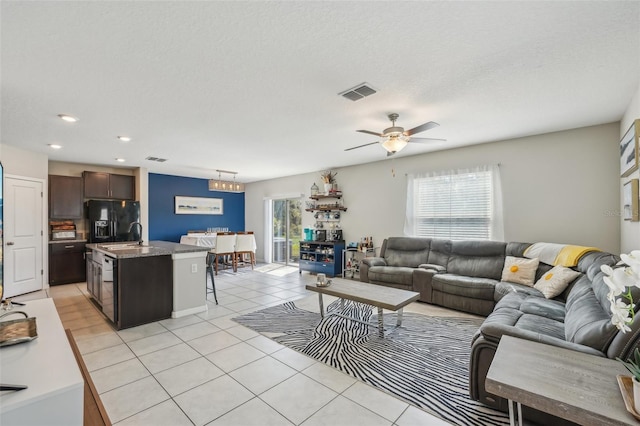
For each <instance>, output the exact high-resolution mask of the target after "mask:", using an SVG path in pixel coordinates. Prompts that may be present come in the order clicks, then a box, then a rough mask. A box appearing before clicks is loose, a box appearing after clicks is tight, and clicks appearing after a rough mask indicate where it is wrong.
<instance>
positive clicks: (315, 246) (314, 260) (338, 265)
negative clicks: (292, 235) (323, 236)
mask: <svg viewBox="0 0 640 426" xmlns="http://www.w3.org/2000/svg"><path fill="white" fill-rule="evenodd" d="M343 251H344V241H300V260H299V262H298V265H299V273H300V274H302V271H309V272H311V273H312V274H317V273H322V274H326V275H327V276H328V277H337V276H341V275H342V252H343Z"/></svg>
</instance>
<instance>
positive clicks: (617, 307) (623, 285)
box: [600, 250, 640, 333]
mask: <svg viewBox="0 0 640 426" xmlns="http://www.w3.org/2000/svg"><path fill="white" fill-rule="evenodd" d="M620 258H621V259H622V260H621V261H620V262H619V263H618V265H617V267H615V268H612V267H611V266H609V265H602V266H601V267H600V270H602V272H604V274H605V275H606V277H604V282H605V284H607V286H608V287H609V294H608V295H607V298H608V299H609V302H610V303H611V313H612V316H611V323H612V324H613V325H615V326H616V327H617V328H618V329H619V330H621V331H622V332H623V333H626V332H627V331H631V328H630V327H629V324H631V323H632V322H633V318H634V312H635V310H634V308H635V305H634V303H633V296H632V295H631V288H632V287H634V286H635V287H640V250H633V251H632V252H631V253H629V254H621V255H620ZM618 296H622V297H621V298H617V297H618ZM623 299H626V301H625V300H623ZM626 302H629V303H626Z"/></svg>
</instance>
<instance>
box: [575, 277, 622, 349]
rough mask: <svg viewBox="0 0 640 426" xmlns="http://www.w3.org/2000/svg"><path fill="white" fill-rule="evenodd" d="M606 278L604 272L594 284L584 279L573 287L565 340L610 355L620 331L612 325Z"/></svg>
mask: <svg viewBox="0 0 640 426" xmlns="http://www.w3.org/2000/svg"><path fill="white" fill-rule="evenodd" d="M603 276H604V274H603V273H602V272H600V273H598V274H596V275H595V276H594V279H593V281H591V282H590V281H589V278H588V276H585V275H583V276H581V277H580V278H578V279H577V280H576V282H575V283H574V284H573V289H572V290H571V293H570V294H569V296H568V298H567V303H566V308H565V309H566V314H565V339H566V340H567V341H569V342H573V343H579V344H581V345H585V346H590V347H592V348H594V349H597V350H599V351H602V352H606V351H607V348H608V346H609V344H610V343H611V341H612V340H613V338H614V337H615V335H616V334H617V333H618V329H617V328H616V327H615V326H614V325H613V324H612V323H611V313H610V311H609V302H608V300H607V299H606V293H608V289H607V285H606V284H605V283H604V281H603ZM603 301H604V303H603Z"/></svg>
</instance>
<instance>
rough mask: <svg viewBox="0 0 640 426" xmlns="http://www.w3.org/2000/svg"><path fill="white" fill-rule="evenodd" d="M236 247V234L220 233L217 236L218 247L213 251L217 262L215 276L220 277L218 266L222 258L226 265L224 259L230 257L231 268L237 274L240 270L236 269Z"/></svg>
mask: <svg viewBox="0 0 640 426" xmlns="http://www.w3.org/2000/svg"><path fill="white" fill-rule="evenodd" d="M235 247H236V234H235V233H233V232H219V233H218V234H217V235H216V247H215V248H214V249H213V250H211V251H212V252H213V253H214V257H215V262H214V267H215V268H214V269H215V274H216V275H218V265H219V264H220V258H222V264H223V265H225V264H226V262H225V261H224V259H225V258H226V257H229V258H230V259H231V267H232V268H233V272H236V271H237V270H238V269H237V268H236V263H235V256H234V252H235Z"/></svg>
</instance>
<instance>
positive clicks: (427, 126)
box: [404, 121, 439, 136]
mask: <svg viewBox="0 0 640 426" xmlns="http://www.w3.org/2000/svg"><path fill="white" fill-rule="evenodd" d="M438 126H439V124H438V123H436V122H434V121H429V122H428V123H424V124H421V125H419V126H418V127H414V128H413V129H409V130H407V131H406V132H404V134H405V135H407V136H411V135H415V134H416V133H420V132H424V131H425V130H429V129H433V128H434V127H438Z"/></svg>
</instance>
